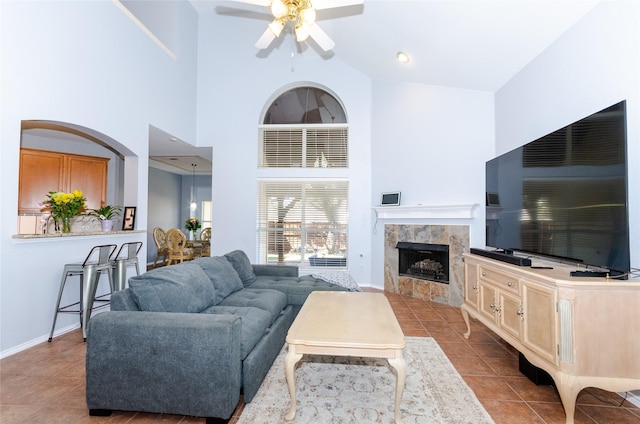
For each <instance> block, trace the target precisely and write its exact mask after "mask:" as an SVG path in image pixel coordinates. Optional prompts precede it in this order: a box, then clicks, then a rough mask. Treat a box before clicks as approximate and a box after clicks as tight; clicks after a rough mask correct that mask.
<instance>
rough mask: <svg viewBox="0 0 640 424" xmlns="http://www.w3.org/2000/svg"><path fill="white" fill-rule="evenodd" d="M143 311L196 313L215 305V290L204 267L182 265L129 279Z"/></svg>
mask: <svg viewBox="0 0 640 424" xmlns="http://www.w3.org/2000/svg"><path fill="white" fill-rule="evenodd" d="M129 287H130V288H131V291H132V294H133V297H134V298H135V299H136V302H137V303H138V306H139V307H140V310H142V311H150V312H189V313H197V312H201V311H203V310H205V309H207V308H208V307H210V306H213V305H214V302H215V299H216V292H215V287H213V286H212V285H211V281H209V278H208V277H207V275H206V274H205V273H204V271H203V270H202V268H200V267H199V266H197V265H194V264H191V263H182V264H178V265H171V266H167V267H162V268H157V269H154V270H151V271H149V272H146V273H144V274H142V275H137V276H133V277H131V278H129Z"/></svg>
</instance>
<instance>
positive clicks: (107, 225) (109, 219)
mask: <svg viewBox="0 0 640 424" xmlns="http://www.w3.org/2000/svg"><path fill="white" fill-rule="evenodd" d="M121 213H122V207H120V206H111V205H106V206H103V207H101V208H98V209H91V210H90V211H89V213H88V215H89V216H92V217H94V218H96V219H97V220H99V221H100V225H101V226H102V231H111V229H112V228H113V218H115V217H118V216H120V214H121Z"/></svg>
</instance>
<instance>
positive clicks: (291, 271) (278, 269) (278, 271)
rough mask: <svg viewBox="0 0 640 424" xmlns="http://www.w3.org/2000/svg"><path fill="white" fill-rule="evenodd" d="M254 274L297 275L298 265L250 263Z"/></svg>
mask: <svg viewBox="0 0 640 424" xmlns="http://www.w3.org/2000/svg"><path fill="white" fill-rule="evenodd" d="M251 266H252V267H253V273H254V274H256V276H258V277H259V276H269V277H297V276H298V267H297V266H292V265H256V264H253V265H251Z"/></svg>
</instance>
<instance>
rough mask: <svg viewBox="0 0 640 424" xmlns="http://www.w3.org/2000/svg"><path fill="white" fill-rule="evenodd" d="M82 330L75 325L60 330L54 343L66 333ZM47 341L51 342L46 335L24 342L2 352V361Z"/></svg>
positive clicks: (54, 334)
mask: <svg viewBox="0 0 640 424" xmlns="http://www.w3.org/2000/svg"><path fill="white" fill-rule="evenodd" d="M78 328H80V324H74V325H70V326H68V327H64V328H61V329H59V330H58V331H56V332H54V333H53V341H52V343H53V342H55V338H56V337H58V336H61V335H63V334H65V333H68V332H70V331H73V330H76V329H78ZM47 340H49V335H45V336H41V337H38V338H36V339H33V340H29V341H28V342H24V343H22V344H19V345H18V346H15V347H12V348H11V349H7V350H5V351H3V352H0V359H3V358H6V357H8V356H11V355H15V354H16V353H20V352H22V351H23V350H27V349H29V348H31V347H33V346H35V345H39V344H40V343H43V342H46V341H47Z"/></svg>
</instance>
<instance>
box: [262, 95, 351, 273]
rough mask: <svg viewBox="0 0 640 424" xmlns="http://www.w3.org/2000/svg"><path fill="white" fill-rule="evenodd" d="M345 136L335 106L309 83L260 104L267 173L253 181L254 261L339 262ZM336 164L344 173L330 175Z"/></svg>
mask: <svg viewBox="0 0 640 424" xmlns="http://www.w3.org/2000/svg"><path fill="white" fill-rule="evenodd" d="M348 134H349V133H348V125H347V119H346V114H345V111H344V109H343V107H342V105H341V104H340V102H339V101H338V100H337V99H336V98H335V97H334V96H333V95H331V94H329V93H328V92H327V91H325V90H323V89H320V88H317V87H297V88H293V89H291V90H288V91H286V92H284V93H283V94H281V95H280V96H278V97H277V98H276V99H275V100H274V101H273V102H272V103H271V105H270V106H269V107H268V108H267V111H266V113H265V117H264V120H263V125H261V126H260V154H259V157H260V163H259V167H260V168H261V169H264V170H265V173H264V174H263V175H265V174H266V175H268V178H260V179H259V181H258V244H259V256H260V261H261V262H262V263H287V264H292V265H298V266H301V267H306V266H311V267H318V266H324V267H343V268H344V267H346V266H347V236H348V216H349V207H348V198H349V181H348V179H347V178H346V169H347V168H348V164H349V156H348V153H349V148H348V147H349V140H348ZM283 168H287V170H286V171H285V170H284V169H283ZM340 169H344V170H345V176H344V177H342V178H336V172H335V171H338V174H339V173H340V172H339V170H340ZM311 174H312V175H311Z"/></svg>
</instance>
